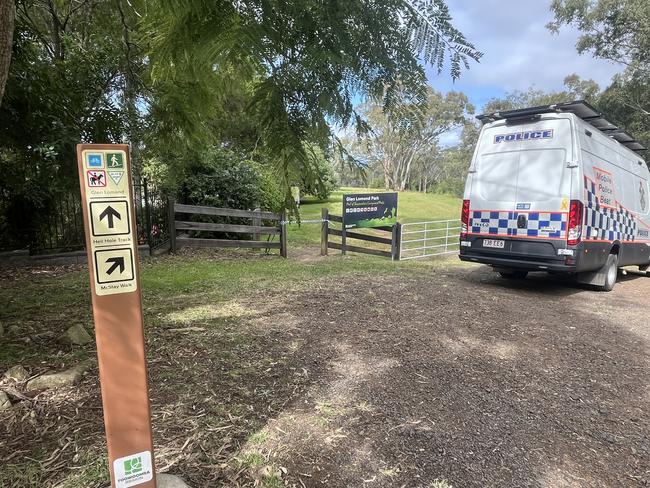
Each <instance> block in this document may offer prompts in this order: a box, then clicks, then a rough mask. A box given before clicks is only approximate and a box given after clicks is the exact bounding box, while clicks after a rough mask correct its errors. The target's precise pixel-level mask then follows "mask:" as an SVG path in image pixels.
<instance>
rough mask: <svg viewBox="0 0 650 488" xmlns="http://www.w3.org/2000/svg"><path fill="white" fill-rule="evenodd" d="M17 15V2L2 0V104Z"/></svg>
mask: <svg viewBox="0 0 650 488" xmlns="http://www.w3.org/2000/svg"><path fill="white" fill-rule="evenodd" d="M15 16H16V3H15V2H14V0H0V105H1V104H2V97H3V95H4V91H5V84H6V83H7V77H8V76H9V65H10V64H11V47H12V44H13V39H14V19H15Z"/></svg>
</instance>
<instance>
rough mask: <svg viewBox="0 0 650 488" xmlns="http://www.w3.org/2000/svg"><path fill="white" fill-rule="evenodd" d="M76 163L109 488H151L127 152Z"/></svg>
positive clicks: (90, 153) (90, 148)
mask: <svg viewBox="0 0 650 488" xmlns="http://www.w3.org/2000/svg"><path fill="white" fill-rule="evenodd" d="M77 160H78V161H77V162H78V169H79V183H80V187H81V200H82V208H83V217H84V230H85V234H86V252H87V254H88V271H89V273H90V284H91V295H92V305H93V316H94V321H95V336H96V339H97V358H98V362H99V377H100V383H101V390H102V404H103V408H104V423H105V427H106V439H107V445H108V457H109V469H110V473H111V482H112V486H113V487H115V488H127V487H130V486H138V487H140V488H154V487H155V486H156V482H155V475H154V466H153V443H152V436H151V417H150V407H149V391H148V386H147V367H146V359H145V354H144V332H143V319H142V297H141V293H140V286H139V281H140V277H139V261H138V249H137V239H136V236H137V234H136V222H135V211H134V208H133V199H132V196H131V172H130V160H129V148H128V146H126V145H121V144H79V145H78V146H77Z"/></svg>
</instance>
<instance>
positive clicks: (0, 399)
mask: <svg viewBox="0 0 650 488" xmlns="http://www.w3.org/2000/svg"><path fill="white" fill-rule="evenodd" d="M9 407H11V402H10V401H9V396H8V395H7V394H6V393H5V392H4V391H0V410H6V409H8V408H9Z"/></svg>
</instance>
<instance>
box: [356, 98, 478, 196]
mask: <svg viewBox="0 0 650 488" xmlns="http://www.w3.org/2000/svg"><path fill="white" fill-rule="evenodd" d="M427 94H428V96H427V100H426V102H424V103H421V102H419V100H412V99H409V97H408V94H407V93H405V92H402V93H401V94H400V100H399V101H398V102H396V103H395V105H394V106H393V108H391V109H389V110H384V109H383V108H382V107H381V106H380V105H378V104H372V103H371V104H367V105H366V106H365V107H363V108H362V111H363V115H364V117H365V120H367V122H368V125H369V126H370V127H372V131H371V132H370V133H369V134H368V135H367V136H366V137H364V138H362V139H361V140H360V142H359V144H357V145H356V148H355V151H356V152H357V153H360V154H361V155H362V157H363V158H365V159H367V160H368V161H369V162H371V163H376V164H378V165H380V166H381V167H382V169H383V171H384V183H385V186H386V188H391V189H394V190H398V191H399V190H404V189H405V188H406V187H407V185H408V184H409V181H410V178H411V170H412V168H413V165H414V164H418V161H420V164H421V165H425V164H427V162H429V163H430V162H431V161H430V160H431V158H434V159H435V150H433V148H434V147H435V146H436V144H437V141H438V138H439V137H440V136H441V135H442V134H444V133H445V132H448V131H450V130H452V129H454V128H456V127H461V126H462V125H463V124H464V123H465V121H466V118H467V116H468V114H471V113H473V112H474V107H473V106H472V105H471V104H470V103H469V101H468V100H467V97H466V96H465V95H464V94H462V93H457V92H449V93H448V94H447V95H446V96H443V95H441V94H440V93H438V92H436V91H434V90H432V89H431V88H429V89H428V91H427ZM393 96H394V95H393Z"/></svg>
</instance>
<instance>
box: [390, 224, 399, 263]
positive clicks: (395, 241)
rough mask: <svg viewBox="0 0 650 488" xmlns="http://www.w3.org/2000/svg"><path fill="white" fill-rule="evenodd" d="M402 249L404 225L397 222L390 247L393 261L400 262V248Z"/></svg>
mask: <svg viewBox="0 0 650 488" xmlns="http://www.w3.org/2000/svg"><path fill="white" fill-rule="evenodd" d="M401 247H402V224H400V223H399V222H397V223H396V224H395V225H394V226H393V235H392V239H391V245H390V253H391V259H392V260H393V261H399V260H400V254H401V253H400V248H401Z"/></svg>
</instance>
